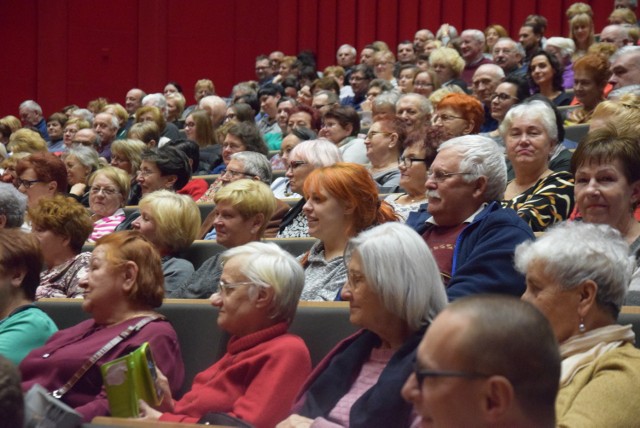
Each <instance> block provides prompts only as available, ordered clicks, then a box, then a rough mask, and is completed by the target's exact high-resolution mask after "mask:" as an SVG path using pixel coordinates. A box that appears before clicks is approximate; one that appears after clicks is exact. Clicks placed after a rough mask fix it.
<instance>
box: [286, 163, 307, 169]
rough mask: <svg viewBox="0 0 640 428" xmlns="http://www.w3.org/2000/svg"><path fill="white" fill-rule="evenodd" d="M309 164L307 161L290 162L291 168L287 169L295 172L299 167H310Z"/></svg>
mask: <svg viewBox="0 0 640 428" xmlns="http://www.w3.org/2000/svg"><path fill="white" fill-rule="evenodd" d="M308 164H309V162H305V161H289V168H287V169H291V171H293V170H294V169H296V168H298V167H299V166H302V165H308Z"/></svg>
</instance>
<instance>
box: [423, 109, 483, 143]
mask: <svg viewBox="0 0 640 428" xmlns="http://www.w3.org/2000/svg"><path fill="white" fill-rule="evenodd" d="M432 122H433V126H434V127H436V128H438V129H439V130H440V131H441V132H442V133H443V138H444V139H445V140H448V139H450V138H453V137H460V136H462V135H467V134H469V133H470V132H471V130H472V129H473V126H472V124H471V122H470V121H469V120H466V119H465V118H464V117H463V116H462V113H460V112H459V111H457V110H455V109H454V108H452V107H441V108H438V109H436V114H435V115H434V116H433V119H432Z"/></svg>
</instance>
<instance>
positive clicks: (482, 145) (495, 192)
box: [438, 135, 507, 201]
mask: <svg viewBox="0 0 640 428" xmlns="http://www.w3.org/2000/svg"><path fill="white" fill-rule="evenodd" d="M447 149H451V150H455V151H456V152H458V154H460V155H461V156H462V159H461V160H460V167H459V169H460V171H462V172H468V173H469V174H468V175H463V176H462V177H463V179H464V180H465V181H467V182H471V181H474V180H477V179H478V178H480V177H483V176H484V177H486V179H487V189H486V190H485V192H484V197H485V200H486V201H500V200H502V199H503V196H504V190H505V189H506V187H507V164H506V163H505V160H504V154H503V152H502V149H501V148H500V146H498V143H496V142H495V141H493V140H492V139H491V138H487V137H481V136H480V135H463V136H462V137H456V138H452V139H450V140H447V141H445V142H444V143H442V144H441V145H440V147H439V148H438V152H441V151H443V150H447Z"/></svg>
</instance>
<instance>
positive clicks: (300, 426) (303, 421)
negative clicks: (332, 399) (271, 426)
mask: <svg viewBox="0 0 640 428" xmlns="http://www.w3.org/2000/svg"><path fill="white" fill-rule="evenodd" d="M312 423H313V419H309V418H305V417H304V416H300V415H291V416H289V417H288V418H287V419H285V420H284V421H282V422H280V423H279V424H278V425H276V428H308V427H310V426H311V424H312Z"/></svg>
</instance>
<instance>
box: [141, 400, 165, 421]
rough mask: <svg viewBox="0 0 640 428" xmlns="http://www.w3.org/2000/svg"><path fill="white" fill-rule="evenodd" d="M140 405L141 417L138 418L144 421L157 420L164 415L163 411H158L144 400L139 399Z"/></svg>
mask: <svg viewBox="0 0 640 428" xmlns="http://www.w3.org/2000/svg"><path fill="white" fill-rule="evenodd" d="M138 406H140V417H139V418H138V419H141V420H144V421H157V420H158V419H160V416H162V412H159V411H157V410H156V409H154V408H153V407H151V406H150V405H148V404H147V403H146V402H145V401H144V400H138Z"/></svg>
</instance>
